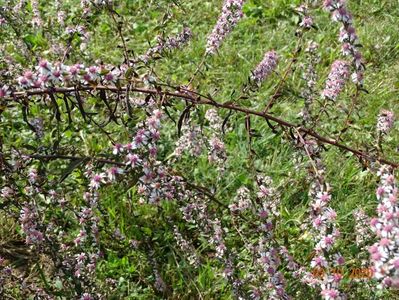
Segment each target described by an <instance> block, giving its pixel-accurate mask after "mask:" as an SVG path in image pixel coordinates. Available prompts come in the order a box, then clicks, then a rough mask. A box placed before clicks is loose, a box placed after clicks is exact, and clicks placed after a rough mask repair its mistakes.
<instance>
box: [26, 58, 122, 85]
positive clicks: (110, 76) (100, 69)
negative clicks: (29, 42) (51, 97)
mask: <svg viewBox="0 0 399 300" xmlns="http://www.w3.org/2000/svg"><path fill="white" fill-rule="evenodd" d="M120 75H121V71H120V70H118V69H116V68H112V67H111V68H106V67H105V66H90V67H85V66H84V65H82V64H76V65H73V66H67V65H64V64H62V63H55V64H52V63H50V62H48V61H46V60H42V61H40V62H39V65H38V66H37V67H36V72H32V71H26V72H25V73H24V75H23V76H20V77H19V78H18V84H19V87H20V88H24V89H28V88H44V87H52V86H61V85H64V86H72V85H75V84H79V83H80V84H89V83H100V82H102V83H105V84H107V83H114V82H116V81H117V80H118V79H119V76H120Z"/></svg>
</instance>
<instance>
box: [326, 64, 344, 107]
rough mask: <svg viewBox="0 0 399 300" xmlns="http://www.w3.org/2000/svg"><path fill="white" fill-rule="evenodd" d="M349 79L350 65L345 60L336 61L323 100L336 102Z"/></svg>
mask: <svg viewBox="0 0 399 300" xmlns="http://www.w3.org/2000/svg"><path fill="white" fill-rule="evenodd" d="M348 78H349V64H348V63H347V62H346V61H343V60H336V61H334V63H333V64H332V66H331V71H330V74H329V75H328V78H327V81H326V86H325V88H324V90H323V91H322V93H321V94H322V96H323V98H327V99H330V100H333V101H335V100H336V99H337V97H338V95H339V94H340V93H341V92H342V90H343V89H344V86H345V83H346V81H347V80H348Z"/></svg>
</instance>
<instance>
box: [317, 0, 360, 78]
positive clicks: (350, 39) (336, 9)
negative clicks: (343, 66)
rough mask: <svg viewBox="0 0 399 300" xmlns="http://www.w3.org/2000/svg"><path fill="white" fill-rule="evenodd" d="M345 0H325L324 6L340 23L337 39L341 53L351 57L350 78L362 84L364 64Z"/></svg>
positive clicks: (334, 19)
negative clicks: (352, 69) (352, 70)
mask: <svg viewBox="0 0 399 300" xmlns="http://www.w3.org/2000/svg"><path fill="white" fill-rule="evenodd" d="M345 2H346V1H345V0H325V1H324V8H325V9H326V10H328V11H329V12H331V14H332V19H333V21H335V22H339V23H341V24H342V27H341V29H340V33H339V41H340V42H341V43H342V54H343V55H345V56H351V57H352V64H353V66H354V69H355V72H354V73H352V76H351V77H352V80H353V82H355V83H356V84H359V85H361V84H363V73H364V69H365V67H364V64H363V58H362V54H361V53H360V51H359V50H358V49H357V48H358V47H359V45H358V37H357V34H356V30H355V28H354V27H353V25H352V23H353V20H352V15H351V14H350V12H349V11H348V9H347V8H346V7H345Z"/></svg>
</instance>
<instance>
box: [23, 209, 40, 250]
mask: <svg viewBox="0 0 399 300" xmlns="http://www.w3.org/2000/svg"><path fill="white" fill-rule="evenodd" d="M19 221H20V223H21V227H22V231H23V232H24V233H25V235H26V243H27V244H28V245H32V244H40V243H42V242H43V239H44V236H43V233H42V232H41V231H39V230H38V215H37V211H36V209H35V208H34V206H33V205H30V204H26V205H24V206H23V207H22V209H21V213H20V217H19Z"/></svg>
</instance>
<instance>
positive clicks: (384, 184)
mask: <svg viewBox="0 0 399 300" xmlns="http://www.w3.org/2000/svg"><path fill="white" fill-rule="evenodd" d="M377 175H378V176H379V177H380V184H379V186H378V188H377V191H376V196H377V199H378V201H379V204H378V207H377V214H378V217H377V218H373V219H372V220H371V222H370V225H371V229H372V231H373V232H374V233H375V234H376V235H377V238H378V241H377V242H376V243H375V244H374V245H372V246H371V247H370V248H369V252H370V255H371V258H370V260H371V263H372V265H373V271H374V277H375V278H376V279H378V280H380V281H381V285H380V286H379V287H395V288H399V205H398V195H399V193H398V187H397V186H396V180H395V177H394V174H393V171H392V169H391V168H390V167H388V166H386V165H383V166H381V168H380V170H379V171H378V173H377Z"/></svg>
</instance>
